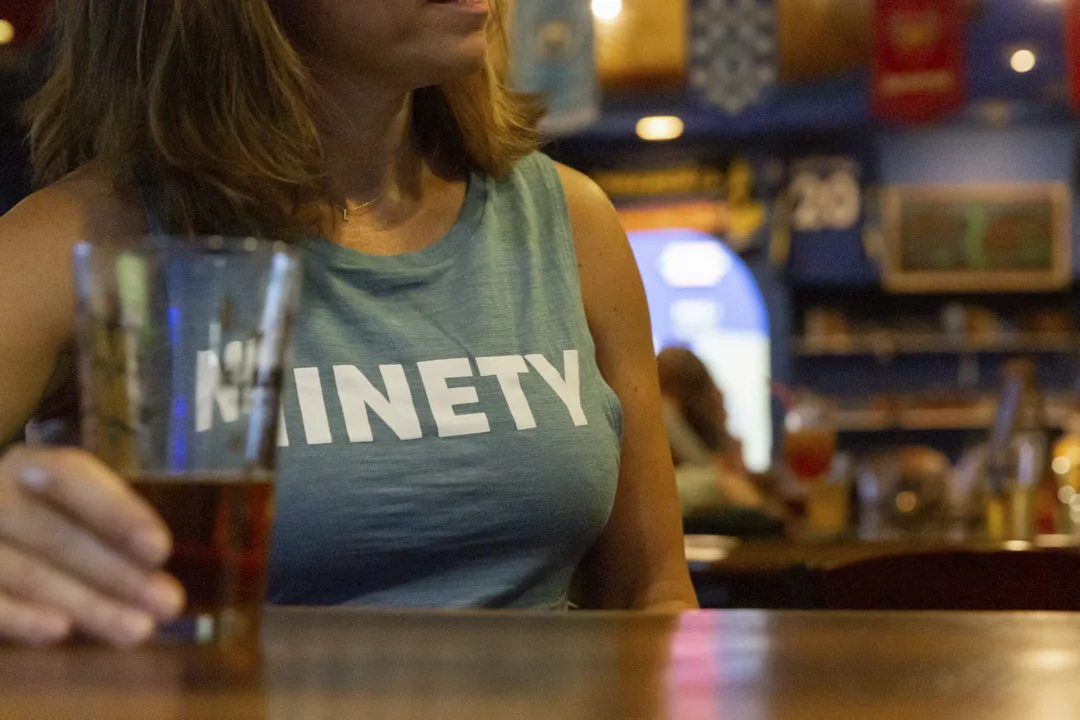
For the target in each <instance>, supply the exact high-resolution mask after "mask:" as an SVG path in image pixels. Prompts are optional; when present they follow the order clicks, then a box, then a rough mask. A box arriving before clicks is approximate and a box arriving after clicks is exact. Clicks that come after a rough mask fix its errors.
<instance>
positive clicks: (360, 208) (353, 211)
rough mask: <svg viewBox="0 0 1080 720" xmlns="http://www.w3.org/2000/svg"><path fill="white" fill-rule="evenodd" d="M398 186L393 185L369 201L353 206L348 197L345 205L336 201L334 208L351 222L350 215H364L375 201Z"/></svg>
mask: <svg viewBox="0 0 1080 720" xmlns="http://www.w3.org/2000/svg"><path fill="white" fill-rule="evenodd" d="M396 187H397V186H396V185H391V186H390V187H388V188H386V190H384V191H383V192H382V193H380V194H379V195H377V196H376V197H374V198H372V199H371V200H368V201H367V202H365V203H361V204H359V205H353V206H352V207H351V208H350V207H349V201H348V200H347V199H346V200H345V205H344V206H342V205H338V204H336V203H335V204H334V209H335V210H337V211H338V212H340V213H341V219H342V220H344V221H345V222H349V216H350V215H362V214H363V213H364V212H365V211H366V210H370V209H371V208H372V207H373V206H374V205H375V203H377V202H379V201H380V200H382V199H383V198H385V197H386V196H387V195H389V194H390V193H391V192H392V191H393V190H394V189H395V188H396Z"/></svg>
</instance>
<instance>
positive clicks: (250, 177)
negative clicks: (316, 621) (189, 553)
mask: <svg viewBox="0 0 1080 720" xmlns="http://www.w3.org/2000/svg"><path fill="white" fill-rule="evenodd" d="M489 2H490V4H489ZM503 4H504V3H503V0H317V1H313V0H273V2H270V3H268V2H267V0H138V1H137V2H134V3H133V2H131V1H130V0H97V1H96V2H93V3H86V2H83V1H80V0H68V1H67V2H60V3H59V4H58V9H57V12H58V20H59V36H58V40H57V52H56V60H55V65H54V70H53V74H52V76H51V78H50V79H49V81H48V82H47V84H46V85H45V87H44V88H43V89H42V90H41V92H40V93H39V94H38V96H37V97H36V98H35V99H34V100H33V101H32V103H31V105H30V110H29V113H30V118H31V121H32V133H31V146H32V150H33V159H34V165H35V170H36V172H37V175H38V179H39V181H40V182H41V183H42V184H43V185H47V186H46V187H45V189H43V190H42V191H40V192H38V193H36V194H35V195H33V196H31V197H30V198H28V199H27V200H26V201H24V202H23V203H22V204H21V205H19V206H18V207H17V208H15V209H14V210H12V211H11V212H10V213H9V214H8V215H7V216H6V217H4V218H3V219H2V220H0V267H3V268H4V281H3V283H0V308H3V311H2V314H0V361H2V365H3V367H4V372H3V373H2V374H0V436H2V437H8V438H11V437H14V436H15V435H16V434H17V433H18V431H19V429H20V428H21V427H22V425H23V424H24V423H25V422H26V421H27V420H28V419H29V418H31V416H34V415H35V414H37V415H38V416H42V415H45V416H50V417H53V418H56V417H60V418H65V417H68V416H69V415H70V409H69V408H70V403H65V402H63V399H64V398H67V397H70V394H69V393H66V392H65V391H64V390H63V388H64V387H65V386H66V385H68V384H69V383H70V380H71V377H70V372H69V364H68V363H67V362H65V360H64V358H65V348H66V347H67V346H68V343H69V339H70V337H71V333H72V317H73V301H72V297H73V294H74V293H73V286H72V278H71V274H70V271H69V270H68V268H69V265H70V261H69V256H70V253H71V249H72V245H73V244H74V243H75V241H77V240H80V239H85V238H91V239H97V240H101V239H103V238H108V237H110V236H119V235H130V234H132V233H141V232H145V231H147V230H168V231H171V232H175V233H185V232H199V233H231V232H251V231H257V232H260V233H262V234H263V235H266V236H271V237H280V238H288V239H290V240H292V241H293V242H295V243H296V244H297V245H299V246H300V247H301V248H303V250H304V252H305V260H306V265H307V270H306V277H305V294H304V297H303V298H302V308H301V315H300V317H299V319H298V322H297V333H296V338H295V346H296V347H295V359H294V364H295V366H296V367H297V369H298V371H299V370H301V369H302V370H304V371H305V373H304V374H303V378H304V379H305V381H304V383H303V385H304V387H297V385H299V384H300V383H294V384H292V385H291V387H290V388H289V389H288V391H287V393H286V398H285V415H286V429H287V432H288V435H289V440H290V442H289V444H288V446H287V447H283V448H282V450H281V460H280V469H279V478H278V515H277V524H276V527H275V541H274V550H273V558H272V563H271V565H272V567H271V587H270V596H271V600H272V601H275V602H281V603H289V604H300V603H311V604H320V603H322V604H334V603H358V604H377V605H404V606H409V605H412V606H428V607H430V606H440V607H520V608H559V607H565V606H566V604H567V595H568V591H569V586H570V584H571V576H572V575H574V573H575V571H577V578H578V580H579V582H580V592H581V602H582V603H583V604H584V605H586V606H588V607H600V608H640V609H649V610H659V611H678V610H683V609H686V608H691V607H694V605H695V599H694V594H693V590H692V587H691V585H690V583H689V578H688V573H687V568H686V564H685V560H684V556H683V550H682V537H681V533H680V529H679V524H678V503H677V499H676V493H675V487H674V482H673V481H672V478H673V473H672V468H671V462H670V456H669V454H668V452H667V448H666V444H665V441H664V434H663V428H662V425H661V421H660V401H659V390H658V383H657V379H656V366H655V362H654V359H653V357H652V354H651V332H650V328H649V322H648V317H647V312H646V306H645V301H644V293H643V290H642V286H641V283H640V280H639V277H638V275H637V272H636V268H635V265H634V261H633V257H632V255H631V253H630V251H629V248H628V244H627V242H626V239H625V235H624V234H623V232H622V231H621V230H620V228H619V224H618V222H617V219H616V217H615V214H614V212H613V211H612V209H611V206H610V204H609V203H608V202H607V201H606V199H605V198H604V196H603V194H602V193H601V192H600V191H599V190H598V189H597V188H596V187H595V186H594V185H593V184H592V183H590V182H589V181H588V180H587V179H585V178H584V177H583V176H581V175H579V174H577V173H575V172H573V171H571V170H569V169H567V168H564V167H557V166H555V165H554V164H553V163H551V162H550V161H549V160H547V159H546V158H544V157H543V156H540V155H537V154H534V149H535V142H536V139H535V132H534V117H535V114H534V113H533V112H532V111H531V110H530V108H529V106H528V104H527V103H526V102H525V101H524V100H523V99H521V98H518V97H516V96H514V95H513V94H512V93H510V92H509V91H507V90H506V89H505V88H504V87H503V86H502V85H501V84H500V81H499V78H500V68H499V60H500V58H502V57H503V51H504V45H503V35H502V27H501V24H500V20H501V18H502V17H503V15H504V13H505V8H504V7H503ZM35 298H39V299H35ZM40 298H47V299H45V300H42V299H40ZM438 358H451V359H452V360H440V361H437V362H438V363H440V364H439V366H438V368H436V370H438V371H439V373H437V374H440V377H442V378H443V379H446V378H464V377H471V378H472V379H470V380H467V381H466V380H462V379H458V380H454V381H452V382H451V385H454V386H457V385H461V384H462V383H466V382H467V383H468V384H471V385H472V386H473V387H474V388H475V389H476V390H477V403H476V404H474V406H473V409H478V410H482V411H483V412H474V413H471V414H469V413H467V411H468V410H469V408H468V407H467V406H463V407H461V408H459V411H458V414H457V415H456V416H451V417H450V418H447V417H442V418H436V417H434V416H433V415H429V414H425V413H421V414H420V415H419V416H418V417H417V421H418V423H419V425H420V427H419V429H418V430H419V431H418V432H413V431H414V430H416V429H417V428H415V427H413V428H411V429H405V430H403V429H402V425H401V423H400V422H399V421H400V418H397V419H396V420H395V419H394V418H390V419H389V420H386V419H385V418H381V417H380V416H378V414H377V413H376V412H372V413H370V415H371V416H372V419H371V422H370V428H368V429H369V430H370V432H371V435H372V437H371V438H370V440H371V442H357V441H362V440H365V438H361V437H357V433H354V430H355V428H353V427H349V426H348V423H347V421H346V420H347V419H346V418H343V417H341V415H340V414H339V413H337V412H334V410H335V409H340V408H339V407H337V406H335V405H334V402H335V398H334V395H333V392H334V391H333V385H332V383H333V382H334V379H335V377H334V369H335V368H337V367H339V366H349V367H351V368H353V369H355V370H356V372H353V370H349V371H348V373H349V376H350V377H352V378H357V377H358V376H361V375H362V376H363V377H365V378H374V380H373V382H374V383H375V384H376V385H377V386H378V388H384V389H385V388H386V385H388V384H389V380H387V379H386V376H385V375H384V376H383V378H382V379H381V380H380V376H379V373H380V367H382V366H385V365H400V366H401V367H402V368H404V369H405V371H406V372H408V373H410V378H412V379H411V380H410V382H411V383H412V384H413V385H414V386H415V384H416V382H417V380H416V377H415V376H414V375H413V374H414V373H416V372H417V366H418V364H421V363H432V362H436V359H438ZM427 367H428V369H431V367H432V365H430V364H429V365H427ZM297 377H300V376H297ZM383 382H385V383H386V385H384V384H381V383H383ZM353 389H355V388H353ZM337 390H338V392H339V393H340V392H342V391H343V390H342V387H341V386H340V385H339V386H338V387H337ZM384 391H385V390H384ZM320 393H321V397H320ZM313 400H323V401H324V405H325V406H326V407H329V408H330V410H329V411H328V412H326V413H316V414H315V416H314V417H312V416H311V415H310V413H309V415H308V416H305V412H304V407H306V408H307V409H310V408H311V403H312V401H313ZM361 408H362V411H363V410H364V409H366V407H365V406H361ZM425 410H426V409H425ZM324 416H325V417H324ZM354 419H355V418H354ZM620 430H621V444H620ZM403 432H404V433H405V434H406V435H408V439H409V440H410V441H409V442H408V443H402V442H400V440H401V439H403V437H402V433H403ZM360 434H362V433H360ZM350 441H352V442H350ZM169 549H170V545H169V538H168V536H167V533H166V531H165V528H164V526H163V525H162V523H161V522H160V521H159V520H158V519H157V518H156V517H154V516H153V514H152V513H151V512H149V511H148V509H147V508H146V507H145V506H144V505H143V504H142V503H141V502H140V501H139V500H138V499H136V498H135V497H134V496H133V495H132V493H131V491H130V490H128V489H127V488H126V487H125V486H124V484H123V483H122V482H121V481H120V480H119V479H118V478H116V477H115V476H114V475H112V474H111V473H110V472H108V471H107V470H106V469H105V468H103V467H101V466H100V465H99V464H97V463H96V462H94V461H93V460H92V459H90V458H88V457H86V456H85V455H83V454H81V453H79V452H77V451H71V450H63V451H58V450H41V449H28V448H21V447H20V448H15V449H12V450H10V451H9V452H8V453H7V454H6V455H4V457H3V459H2V461H0V637H3V638H7V639H11V640H16V641H23V642H29V643H52V642H56V641H59V640H61V639H62V638H64V637H66V636H67V635H69V634H70V633H71V632H73V631H74V630H80V631H82V632H85V633H89V634H91V635H93V636H95V637H98V638H101V639H103V640H106V641H109V642H112V643H115V644H117V645H131V644H136V643H139V642H141V641H143V640H145V639H146V638H148V637H149V636H150V635H151V634H152V632H153V628H154V625H155V623H158V622H161V621H164V620H167V619H169V618H171V617H173V616H175V615H176V613H177V612H178V611H179V610H180V607H181V604H182V597H181V591H180V590H179V588H178V586H177V584H176V582H175V581H174V580H172V579H171V578H168V577H166V576H165V575H164V574H162V573H161V572H160V570H159V568H161V567H162V563H163V560H164V559H165V558H166V557H167V555H168V553H169Z"/></svg>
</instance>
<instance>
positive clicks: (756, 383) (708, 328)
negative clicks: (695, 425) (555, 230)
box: [630, 230, 773, 472]
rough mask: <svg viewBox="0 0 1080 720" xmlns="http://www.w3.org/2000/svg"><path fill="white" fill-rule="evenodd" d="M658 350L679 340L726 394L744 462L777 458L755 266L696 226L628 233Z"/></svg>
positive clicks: (765, 321)
mask: <svg viewBox="0 0 1080 720" xmlns="http://www.w3.org/2000/svg"><path fill="white" fill-rule="evenodd" d="M630 245H631V247H632V248H633V251H634V256H635V257H636V258H637V262H638V266H639V267H640V269H641V276H642V280H643V281H644V282H645V292H646V293H647V294H648V298H649V312H650V314H651V316H652V323H653V342H654V344H655V346H656V350H657V352H659V351H660V350H662V349H663V348H665V347H669V346H672V345H678V346H682V347H687V348H690V349H691V350H693V351H694V353H696V354H697V356H698V357H700V358H701V359H702V361H703V362H704V363H705V365H706V366H707V367H708V368H709V371H710V372H711V373H712V376H713V379H714V380H715V381H716V384H717V385H718V386H719V387H720V389H721V390H722V391H723V392H724V396H725V398H726V403H727V412H728V430H729V431H730V432H731V434H732V435H733V436H734V437H736V438H738V439H739V440H741V441H742V443H743V449H744V453H745V460H746V464H747V466H748V467H749V468H750V469H751V470H752V471H754V472H765V471H766V470H768V468H769V466H770V465H771V461H772V438H773V430H772V408H771V400H770V390H769V381H770V378H771V369H770V367H771V360H770V341H769V315H768V311H767V310H766V308H765V300H764V298H763V297H762V295H761V290H760V289H759V288H758V285H757V282H756V281H755V280H754V276H753V274H752V273H751V272H750V269H749V268H748V267H746V265H745V264H744V263H743V261H742V260H741V259H740V258H739V256H738V255H737V254H735V253H734V252H732V251H731V250H730V249H728V247H727V246H725V245H723V244H722V243H720V242H719V241H718V240H717V239H716V238H715V237H713V236H712V235H708V234H705V233H702V232H699V231H696V230H649V231H643V232H631V233H630Z"/></svg>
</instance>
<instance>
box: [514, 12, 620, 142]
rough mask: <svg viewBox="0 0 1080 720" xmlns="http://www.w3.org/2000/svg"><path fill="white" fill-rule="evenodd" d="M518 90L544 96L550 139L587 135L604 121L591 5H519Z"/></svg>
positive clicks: (516, 28)
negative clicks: (583, 133)
mask: <svg viewBox="0 0 1080 720" xmlns="http://www.w3.org/2000/svg"><path fill="white" fill-rule="evenodd" d="M512 52H513V58H512V68H513V78H514V87H515V88H516V89H518V90H520V91H522V92H527V93H535V94H538V95H540V96H541V97H542V98H543V99H544V101H545V103H546V104H547V110H548V114H547V116H546V117H545V118H544V120H543V122H542V124H541V129H542V130H544V132H546V133H547V134H549V135H566V134H570V133H574V132H577V131H579V130H583V129H585V128H586V127H588V126H589V125H592V124H593V123H595V122H596V121H597V120H599V119H600V81H599V78H598V75H597V69H596V38H595V35H594V31H593V16H592V11H591V9H590V5H589V3H588V2H585V0H524V1H523V2H517V3H515V4H514V27H513V34H512Z"/></svg>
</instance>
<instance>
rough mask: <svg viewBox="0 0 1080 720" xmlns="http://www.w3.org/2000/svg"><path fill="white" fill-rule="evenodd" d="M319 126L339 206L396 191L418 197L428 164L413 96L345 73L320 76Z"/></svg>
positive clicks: (363, 201)
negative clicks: (417, 128) (421, 149)
mask: <svg viewBox="0 0 1080 720" xmlns="http://www.w3.org/2000/svg"><path fill="white" fill-rule="evenodd" d="M319 84H320V89H321V90H322V93H323V95H324V96H325V97H326V98H327V101H328V102H327V103H326V105H325V106H324V107H323V108H321V117H320V123H321V125H322V132H323V149H324V153H325V156H326V159H327V172H328V174H329V178H330V188H331V192H332V193H333V195H334V197H331V198H330V200H331V202H334V203H343V202H347V203H352V204H362V203H367V202H371V201H372V200H373V199H377V198H380V197H384V196H386V195H388V194H389V193H390V191H392V190H396V191H398V192H399V194H400V195H402V196H413V197H415V196H416V195H418V194H419V192H420V187H421V181H422V179H423V175H424V160H423V157H422V156H421V154H420V152H419V150H418V148H417V146H416V142H415V138H414V136H413V129H412V99H411V93H408V92H403V91H401V90H391V89H387V88H384V87H383V88H380V87H374V86H372V85H371V84H368V83H364V82H362V81H358V80H354V79H349V78H344V77H342V76H340V75H332V76H329V77H320V78H319Z"/></svg>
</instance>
